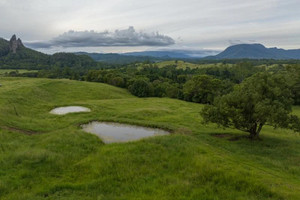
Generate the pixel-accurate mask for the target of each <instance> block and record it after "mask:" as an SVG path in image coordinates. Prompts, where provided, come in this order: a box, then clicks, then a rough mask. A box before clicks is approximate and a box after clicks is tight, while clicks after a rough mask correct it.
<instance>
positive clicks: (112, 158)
mask: <svg viewBox="0 0 300 200" xmlns="http://www.w3.org/2000/svg"><path fill="white" fill-rule="evenodd" d="M0 84H2V87H0V199H1V200H2V199H3V200H7V199H11V200H16V199H18V200H23V199H24V200H25V199H26V200H27V199H31V200H39V199H64V200H66V199H70V200H71V199H72V200H73V199H84V200H89V199H91V200H92V199H93V200H94V199H172V200H173V199H207V200H209V199H211V200H213V199H214V200H215V199H222V200H226V199H228V200H233V199H249V200H254V199H299V196H300V164H299V163H300V148H299V146H300V135H299V134H295V133H293V132H291V131H288V130H283V129H277V130H274V129H272V128H270V127H265V128H264V129H263V131H262V133H261V136H262V140H261V141H250V140H248V139H247V138H245V137H243V136H245V135H247V134H244V133H242V132H239V131H235V130H231V129H226V130H223V129H219V128H217V127H216V126H214V125H210V126H203V125H202V124H201V123H200V121H201V118H200V115H199V111H200V110H201V108H202V105H200V104H195V103H188V102H184V101H180V100H174V99H167V98H136V97H134V96H132V95H130V94H129V93H128V92H127V91H126V90H123V89H119V88H116V87H112V86H109V85H105V84H100V83H89V82H79V81H69V80H48V79H29V78H1V77H0ZM66 105H81V106H86V107H88V108H90V109H91V110H92V112H90V113H77V114H68V115H65V116H56V115H51V114H49V111H50V110H51V109H52V108H55V107H58V106H66ZM294 112H295V113H296V114H298V115H300V108H299V107H295V108H294ZM92 120H100V121H115V122H122V123H130V124H138V125H144V126H151V127H159V128H164V129H168V130H171V131H172V134H171V135H170V136H161V137H154V138H149V139H144V140H141V141H136V142H129V143H122V144H109V145H107V144H103V143H102V141H101V140H100V139H99V138H98V137H96V136H94V135H92V134H88V133H85V132H83V131H82V130H81V129H80V124H83V123H86V122H88V121H92Z"/></svg>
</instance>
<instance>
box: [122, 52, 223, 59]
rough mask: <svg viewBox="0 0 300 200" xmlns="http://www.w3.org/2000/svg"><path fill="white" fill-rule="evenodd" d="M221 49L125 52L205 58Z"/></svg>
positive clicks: (137, 54)
mask: <svg viewBox="0 0 300 200" xmlns="http://www.w3.org/2000/svg"><path fill="white" fill-rule="evenodd" d="M217 53H219V51H214V50H166V51H142V52H130V53H123V54H122V55H128V56H150V57H157V58H178V59H179V58H188V59H190V58H203V57H206V56H211V55H216V54H217Z"/></svg>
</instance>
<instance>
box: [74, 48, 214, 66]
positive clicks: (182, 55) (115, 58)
mask: <svg viewBox="0 0 300 200" xmlns="http://www.w3.org/2000/svg"><path fill="white" fill-rule="evenodd" d="M217 53H219V51H213V50H169V51H142V52H130V53H121V54H117V53H87V52H77V53H76V54H77V55H88V56H90V57H91V58H93V59H94V60H95V61H99V62H104V63H110V64H129V63H134V62H144V61H150V62H160V61H166V60H174V59H183V60H189V59H197V58H203V57H205V56H208V55H216V54H217Z"/></svg>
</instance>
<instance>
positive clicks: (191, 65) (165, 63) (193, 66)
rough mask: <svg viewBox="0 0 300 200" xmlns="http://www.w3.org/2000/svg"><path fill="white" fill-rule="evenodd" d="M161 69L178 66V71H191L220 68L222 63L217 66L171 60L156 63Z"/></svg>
mask: <svg viewBox="0 0 300 200" xmlns="http://www.w3.org/2000/svg"><path fill="white" fill-rule="evenodd" d="M155 64H156V65H157V66H158V67H159V68H162V67H166V66H170V65H173V66H176V68H177V69H186V68H187V67H188V68H190V69H196V68H210V67H219V66H222V65H223V64H222V63H216V64H194V63H189V62H185V61H181V60H177V61H175V60H171V61H163V62H159V63H155ZM227 66H229V67H230V66H232V64H227Z"/></svg>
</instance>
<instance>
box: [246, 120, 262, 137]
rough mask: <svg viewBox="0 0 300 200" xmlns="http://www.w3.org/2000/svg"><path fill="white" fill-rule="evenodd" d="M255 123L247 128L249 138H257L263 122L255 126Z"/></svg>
mask: <svg viewBox="0 0 300 200" xmlns="http://www.w3.org/2000/svg"><path fill="white" fill-rule="evenodd" d="M257 125H258V124H257V123H254V124H253V126H252V127H251V129H250V130H249V132H250V138H251V139H258V138H259V133H260V131H261V129H262V127H263V125H264V124H263V123H260V124H259V125H258V127H257Z"/></svg>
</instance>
